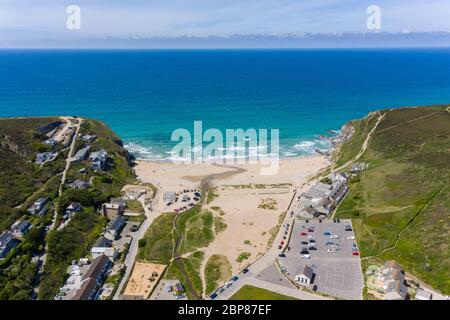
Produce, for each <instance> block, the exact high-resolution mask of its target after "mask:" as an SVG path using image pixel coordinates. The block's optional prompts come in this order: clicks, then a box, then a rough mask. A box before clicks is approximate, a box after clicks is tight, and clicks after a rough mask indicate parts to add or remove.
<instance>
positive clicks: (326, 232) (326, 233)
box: [323, 231, 331, 237]
mask: <svg viewBox="0 0 450 320" xmlns="http://www.w3.org/2000/svg"><path fill="white" fill-rule="evenodd" d="M323 235H324V236H326V237H327V236H331V232H330V231H325V232H324V233H323Z"/></svg>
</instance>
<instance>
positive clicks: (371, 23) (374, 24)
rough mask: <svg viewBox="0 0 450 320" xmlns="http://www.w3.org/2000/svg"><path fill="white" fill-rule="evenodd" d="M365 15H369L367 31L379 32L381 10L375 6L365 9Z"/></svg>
mask: <svg viewBox="0 0 450 320" xmlns="http://www.w3.org/2000/svg"><path fill="white" fill-rule="evenodd" d="M366 13H367V14H368V15H369V17H368V18H367V21H366V25H367V29H369V30H381V8H380V7H379V6H377V5H370V6H368V7H367V10H366Z"/></svg>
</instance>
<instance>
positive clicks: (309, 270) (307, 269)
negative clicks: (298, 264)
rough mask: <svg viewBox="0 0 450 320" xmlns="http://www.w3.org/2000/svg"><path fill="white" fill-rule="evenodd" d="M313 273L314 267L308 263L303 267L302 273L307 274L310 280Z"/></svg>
mask: <svg viewBox="0 0 450 320" xmlns="http://www.w3.org/2000/svg"><path fill="white" fill-rule="evenodd" d="M313 274H314V271H313V269H312V268H311V267H310V266H308V265H305V266H304V267H303V271H302V273H300V275H302V276H305V277H306V278H308V279H310V280H311V279H312V276H313Z"/></svg>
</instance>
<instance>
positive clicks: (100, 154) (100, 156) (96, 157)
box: [89, 149, 108, 161]
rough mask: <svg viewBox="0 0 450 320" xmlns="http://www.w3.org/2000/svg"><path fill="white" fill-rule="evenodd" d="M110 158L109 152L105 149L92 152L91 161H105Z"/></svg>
mask: <svg viewBox="0 0 450 320" xmlns="http://www.w3.org/2000/svg"><path fill="white" fill-rule="evenodd" d="M107 156H108V152H106V150H105V149H100V150H99V151H96V152H92V153H91V155H90V156H89V159H91V160H92V161H104V160H105V159H106V157H107Z"/></svg>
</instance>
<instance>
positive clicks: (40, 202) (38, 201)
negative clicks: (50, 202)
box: [35, 197, 48, 205]
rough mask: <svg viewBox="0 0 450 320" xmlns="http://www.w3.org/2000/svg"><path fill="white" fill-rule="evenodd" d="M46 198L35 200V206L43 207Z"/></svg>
mask: <svg viewBox="0 0 450 320" xmlns="http://www.w3.org/2000/svg"><path fill="white" fill-rule="evenodd" d="M47 199H48V198H45V197H42V198H39V199H37V200H36V202H35V204H37V205H44V204H45V203H46V202H47Z"/></svg>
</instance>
